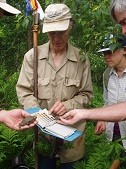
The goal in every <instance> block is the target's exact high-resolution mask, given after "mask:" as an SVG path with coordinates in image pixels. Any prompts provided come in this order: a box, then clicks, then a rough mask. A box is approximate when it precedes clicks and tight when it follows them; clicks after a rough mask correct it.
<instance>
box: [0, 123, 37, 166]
mask: <svg viewBox="0 0 126 169" xmlns="http://www.w3.org/2000/svg"><path fill="white" fill-rule="evenodd" d="M32 143H33V130H32V129H31V130H30V129H29V130H27V131H22V132H21V131H20V132H18V131H15V130H11V129H9V128H8V127H6V126H5V125H2V124H1V125H0V152H1V153H0V166H1V167H2V169H11V168H12V167H11V164H12V158H14V157H15V156H21V157H22V158H23V159H24V162H25V161H26V159H27V162H28V160H29V158H30V160H29V161H30V163H27V162H26V164H27V166H31V169H32V167H33V164H34V158H33V150H32ZM31 152H32V153H31ZM28 154H29V158H28ZM31 154H32V155H31ZM30 155H31V156H30ZM31 157H32V158H31ZM25 158H26V159H25ZM6 164H8V166H6Z"/></svg>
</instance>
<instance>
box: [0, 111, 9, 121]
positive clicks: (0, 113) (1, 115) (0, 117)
mask: <svg viewBox="0 0 126 169" xmlns="http://www.w3.org/2000/svg"><path fill="white" fill-rule="evenodd" d="M6 113H7V111H6V110H1V111H0V122H1V123H4V120H5V116H6Z"/></svg>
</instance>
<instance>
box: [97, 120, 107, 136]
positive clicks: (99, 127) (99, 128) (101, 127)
mask: <svg viewBox="0 0 126 169" xmlns="http://www.w3.org/2000/svg"><path fill="white" fill-rule="evenodd" d="M105 129H106V125H105V122H104V121H98V122H97V124H96V127H95V134H102V132H104V131H105Z"/></svg>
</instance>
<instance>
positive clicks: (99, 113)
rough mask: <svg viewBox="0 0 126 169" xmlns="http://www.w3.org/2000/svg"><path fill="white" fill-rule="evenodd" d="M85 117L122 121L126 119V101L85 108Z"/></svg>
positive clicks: (88, 118)
mask: <svg viewBox="0 0 126 169" xmlns="http://www.w3.org/2000/svg"><path fill="white" fill-rule="evenodd" d="M83 119H87V120H103V121H122V120H125V119H126V102H123V103H119V104H115V105H112V106H108V107H103V108H97V109H88V110H83Z"/></svg>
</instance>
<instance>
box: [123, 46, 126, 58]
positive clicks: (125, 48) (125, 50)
mask: <svg viewBox="0 0 126 169" xmlns="http://www.w3.org/2000/svg"><path fill="white" fill-rule="evenodd" d="M123 55H125V56H126V46H124V47H123Z"/></svg>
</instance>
